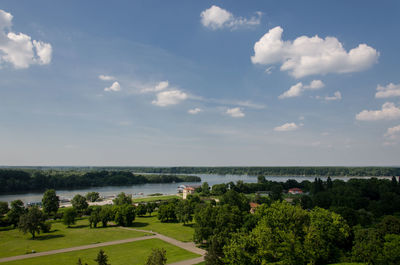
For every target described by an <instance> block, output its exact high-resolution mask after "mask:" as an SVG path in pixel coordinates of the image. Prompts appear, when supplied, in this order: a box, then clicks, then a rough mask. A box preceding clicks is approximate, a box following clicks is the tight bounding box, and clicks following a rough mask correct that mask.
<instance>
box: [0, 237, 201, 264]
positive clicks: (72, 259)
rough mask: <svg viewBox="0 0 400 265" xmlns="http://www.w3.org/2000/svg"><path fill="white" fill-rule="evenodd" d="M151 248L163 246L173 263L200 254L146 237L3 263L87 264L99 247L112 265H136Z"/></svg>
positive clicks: (141, 262) (91, 262) (144, 258)
mask: <svg viewBox="0 0 400 265" xmlns="http://www.w3.org/2000/svg"><path fill="white" fill-rule="evenodd" d="M152 248H163V249H165V250H166V251H167V263H173V262H177V261H181V260H186V259H193V258H196V257H199V256H200V255H197V254H194V253H191V252H188V251H186V250H184V249H181V248H179V247H176V246H174V245H171V244H168V243H166V242H164V241H162V240H160V239H147V240H142V241H137V242H132V243H125V244H120V245H113V246H106V247H101V248H93V249H86V250H80V251H73V252H67V253H60V254H55V255H49V256H43V257H36V258H29V259H25V260H17V261H11V262H5V263H3V264H4V265H54V264H63V265H75V264H76V263H77V261H78V258H81V260H82V263H83V264H84V263H88V264H89V265H94V264H97V263H96V262H95V261H94V259H95V258H96V257H97V253H98V252H99V250H100V249H102V250H104V252H105V254H106V255H107V256H108V261H109V263H110V264H112V265H126V264H130V265H138V264H144V263H145V261H146V259H147V257H148V256H149V255H150V253H151V250H152Z"/></svg>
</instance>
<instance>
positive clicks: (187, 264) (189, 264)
mask: <svg viewBox="0 0 400 265" xmlns="http://www.w3.org/2000/svg"><path fill="white" fill-rule="evenodd" d="M120 228H122V229H126V230H133V231H138V232H144V233H150V234H153V235H149V236H143V237H136V238H128V239H122V240H116V241H109V242H103V243H97V244H90V245H84V246H78V247H72V248H62V249H55V250H50V251H43V252H39V253H32V254H25V255H19V256H12V257H6V258H0V263H2V262H8V261H14V260H21V259H29V258H34V257H41V256H47V255H54V254H59V253H65V252H71V251H77V250H84V249H91V248H98V247H105V246H112V245H118V244H124V243H130V242H135V241H141V240H146V239H153V238H158V239H161V240H163V241H165V242H167V243H170V244H172V245H175V246H177V247H179V248H183V249H185V250H187V251H189V252H192V253H195V254H199V255H201V257H199V258H195V259H190V260H183V261H180V262H176V263H171V264H170V265H194V264H197V263H200V262H202V261H203V260H204V255H205V253H206V251H205V250H204V249H201V248H198V247H196V245H195V244H194V243H193V242H188V243H185V242H181V241H179V240H176V239H173V238H171V237H167V236H164V235H161V234H159V233H156V232H153V231H148V230H141V229H135V228H129V227H120Z"/></svg>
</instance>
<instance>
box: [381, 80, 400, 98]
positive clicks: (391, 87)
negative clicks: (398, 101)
mask: <svg viewBox="0 0 400 265" xmlns="http://www.w3.org/2000/svg"><path fill="white" fill-rule="evenodd" d="M376 90H377V92H376V94H375V97H376V98H390V97H400V84H397V85H396V84H393V83H390V84H388V85H387V86H381V85H378V86H377V88H376Z"/></svg>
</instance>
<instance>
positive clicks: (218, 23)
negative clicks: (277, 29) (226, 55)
mask: <svg viewBox="0 0 400 265" xmlns="http://www.w3.org/2000/svg"><path fill="white" fill-rule="evenodd" d="M261 16H262V13H261V12H256V16H253V17H251V18H249V19H247V18H243V17H235V16H234V15H233V14H232V13H231V12H229V11H227V10H225V9H223V8H220V7H219V6H216V5H213V6H211V7H210V8H209V9H206V10H204V11H203V12H201V14H200V17H201V24H203V26H204V27H207V28H210V29H212V30H217V29H223V28H229V29H232V30H234V29H238V28H244V27H251V26H255V25H259V24H260V22H261Z"/></svg>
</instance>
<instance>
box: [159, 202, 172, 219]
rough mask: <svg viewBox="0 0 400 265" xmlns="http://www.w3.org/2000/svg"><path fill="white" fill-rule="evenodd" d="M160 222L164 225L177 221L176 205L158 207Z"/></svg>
mask: <svg viewBox="0 0 400 265" xmlns="http://www.w3.org/2000/svg"><path fill="white" fill-rule="evenodd" d="M157 218H158V220H160V221H161V222H162V223H165V222H173V221H176V214H175V204H174V203H167V204H163V205H160V206H159V207H158V214H157Z"/></svg>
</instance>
